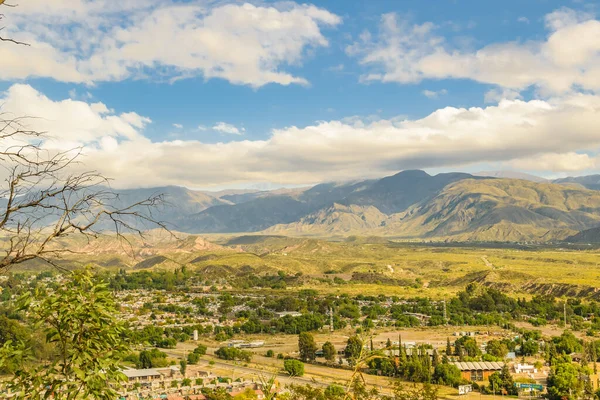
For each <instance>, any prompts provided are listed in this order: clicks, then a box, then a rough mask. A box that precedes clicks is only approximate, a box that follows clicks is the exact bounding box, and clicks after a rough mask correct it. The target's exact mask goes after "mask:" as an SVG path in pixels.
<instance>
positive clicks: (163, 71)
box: [0, 0, 341, 87]
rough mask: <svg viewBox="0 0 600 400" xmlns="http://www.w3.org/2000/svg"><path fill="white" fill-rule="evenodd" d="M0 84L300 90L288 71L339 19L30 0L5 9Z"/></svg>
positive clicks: (274, 10)
mask: <svg viewBox="0 0 600 400" xmlns="http://www.w3.org/2000/svg"><path fill="white" fill-rule="evenodd" d="M6 13H7V20H9V21H10V25H9V26H7V32H6V33H7V35H10V36H11V37H15V38H18V39H19V40H22V41H26V42H28V43H30V44H31V46H30V47H25V46H1V47H0V60H2V68H0V79H4V80H13V79H25V78H29V77H49V78H53V79H55V80H58V81H64V82H74V83H88V84H90V83H93V82H101V81H119V80H124V79H128V78H147V77H150V76H152V77H154V78H156V77H157V76H158V77H159V78H160V77H164V78H168V79H178V78H185V77H190V76H203V77H205V78H206V79H210V78H222V79H226V80H228V81H229V82H232V83H235V84H242V85H250V86H253V87H260V86H263V85H266V84H268V83H277V84H281V85H289V84H306V83H307V81H306V80H305V79H304V78H303V77H300V76H295V75H293V74H291V73H289V72H286V71H285V67H286V66H288V65H298V64H301V63H302V61H303V59H304V58H305V56H306V55H307V50H308V49H311V48H317V47H324V46H328V44H329V43H328V41H327V39H326V38H325V37H324V36H323V34H322V32H321V28H322V27H333V26H336V25H338V24H340V23H341V19H340V18H339V17H338V16H337V15H335V14H332V13H330V12H328V11H327V10H324V9H321V8H317V7H315V6H312V5H299V4H296V3H292V2H286V3H278V4H276V5H272V6H269V7H267V6H255V5H252V4H249V3H246V4H239V3H234V4H224V3H223V2H218V3H213V2H209V1H201V0H195V1H192V2H187V3H182V2H178V1H175V0H165V1H158V0H128V1H109V0H97V1H87V0H68V1H67V0H53V1H41V0H31V1H28V2H27V4H22V5H20V7H17V8H14V9H10V10H9V11H6Z"/></svg>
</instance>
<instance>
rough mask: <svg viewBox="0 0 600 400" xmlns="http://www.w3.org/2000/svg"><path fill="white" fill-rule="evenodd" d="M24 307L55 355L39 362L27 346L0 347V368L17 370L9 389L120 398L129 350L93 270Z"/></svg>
mask: <svg viewBox="0 0 600 400" xmlns="http://www.w3.org/2000/svg"><path fill="white" fill-rule="evenodd" d="M19 304H20V306H19V310H20V311H22V312H24V313H25V314H26V318H27V319H28V321H30V323H31V324H32V325H33V326H34V327H35V328H36V330H41V331H43V332H44V334H45V340H46V342H47V343H48V344H49V345H50V346H52V350H53V351H52V353H53V354H52V355H51V356H50V357H49V359H48V360H43V361H40V360H34V359H33V356H32V354H33V353H32V349H31V348H27V347H26V345H25V344H24V343H15V342H13V341H7V342H6V343H5V344H4V346H3V347H2V348H1V349H0V368H2V367H4V366H7V365H11V366H15V365H16V366H17V367H16V369H15V371H14V374H13V377H12V379H11V380H9V381H8V382H5V383H4V384H3V385H4V386H5V388H4V389H8V390H10V391H11V392H13V393H15V394H16V397H15V398H16V399H25V398H26V399H32V400H37V399H44V398H48V397H49V396H52V398H54V399H56V400H60V399H65V400H74V399H102V400H104V399H106V400H108V399H111V400H112V399H115V398H117V389H118V388H119V387H120V384H121V383H122V382H123V381H124V380H125V376H124V375H123V374H122V373H121V372H120V364H121V361H122V359H123V357H124V356H125V354H126V353H127V351H128V349H129V347H128V345H127V343H126V341H125V340H124V337H125V335H124V333H125V328H124V326H123V324H122V323H121V322H119V321H118V320H117V317H116V315H117V311H118V310H117V306H116V304H115V302H114V300H113V297H112V293H111V292H110V290H109V289H108V287H107V285H106V284H105V283H102V282H97V281H96V280H95V278H94V276H93V275H92V273H91V272H90V271H89V270H84V271H76V272H73V273H72V274H70V275H69V276H68V278H67V279H66V281H65V282H63V283H62V285H61V286H60V287H59V288H58V289H57V290H56V291H55V292H54V293H53V294H46V295H44V296H40V295H38V294H34V295H32V294H26V295H24V296H22V297H21V298H20V299H19ZM0 388H1V386H0Z"/></svg>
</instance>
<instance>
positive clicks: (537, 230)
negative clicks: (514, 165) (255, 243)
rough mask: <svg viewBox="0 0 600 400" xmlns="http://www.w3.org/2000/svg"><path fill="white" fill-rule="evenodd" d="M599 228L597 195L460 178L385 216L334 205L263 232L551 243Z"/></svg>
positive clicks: (565, 188) (519, 182)
mask: <svg viewBox="0 0 600 400" xmlns="http://www.w3.org/2000/svg"><path fill="white" fill-rule="evenodd" d="M598 224H600V193H599V192H596V191H590V190H586V189H578V188H573V187H569V186H563V185H556V184H550V183H535V182H531V181H525V180H514V179H463V180H460V181H457V182H455V183H452V184H449V185H447V186H446V187H445V188H444V189H443V190H441V191H440V192H439V193H438V194H437V195H436V196H434V197H432V198H430V199H425V200H424V201H422V202H420V203H417V204H415V205H413V206H411V207H409V208H408V209H407V210H406V211H405V212H401V213H395V214H391V215H386V214H384V213H381V212H379V211H378V210H377V208H375V207H373V206H369V207H364V206H356V205H351V206H341V205H334V206H331V207H327V208H323V209H321V210H319V211H317V212H314V213H311V214H309V215H308V216H306V217H303V218H301V219H300V220H299V221H297V222H293V223H290V224H286V225H279V226H276V227H272V228H270V229H268V230H267V232H269V233H277V234H286V235H313V236H328V235H346V236H347V235H350V234H356V233H358V232H360V233H361V234H372V235H379V236H391V237H396V238H407V239H415V238H419V239H429V238H431V239H433V238H435V239H451V240H458V241H512V242H514V241H552V240H557V239H563V238H565V237H568V236H570V235H573V234H575V233H576V232H578V231H580V230H583V229H588V228H590V227H595V226H597V225H598Z"/></svg>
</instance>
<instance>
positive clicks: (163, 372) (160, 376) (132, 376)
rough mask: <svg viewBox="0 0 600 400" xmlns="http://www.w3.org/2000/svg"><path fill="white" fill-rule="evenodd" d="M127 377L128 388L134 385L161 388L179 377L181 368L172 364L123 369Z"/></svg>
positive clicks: (180, 376)
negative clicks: (164, 366)
mask: <svg viewBox="0 0 600 400" xmlns="http://www.w3.org/2000/svg"><path fill="white" fill-rule="evenodd" d="M122 372H123V375H125V376H126V377H127V385H126V388H127V389H128V390H131V389H133V388H134V387H136V386H137V387H139V388H141V389H161V388H165V387H167V386H168V385H167V382H168V383H170V382H171V381H172V380H173V379H179V378H182V377H183V376H182V375H181V370H180V369H179V367H176V366H171V367H167V368H145V369H132V368H129V369H125V370H123V371H122Z"/></svg>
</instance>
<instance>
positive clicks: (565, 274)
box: [23, 236, 600, 298]
mask: <svg viewBox="0 0 600 400" xmlns="http://www.w3.org/2000/svg"><path fill="white" fill-rule="evenodd" d="M64 246H65V247H69V248H70V249H73V250H76V251H80V254H78V255H75V256H69V257H67V258H65V259H63V260H61V262H62V263H63V265H66V266H74V267H76V266H83V265H93V266H96V267H99V268H101V269H109V270H116V269H118V268H125V269H127V270H128V271H139V270H143V269H159V270H160V269H165V270H173V269H175V268H180V267H182V266H185V267H186V268H189V269H192V270H194V269H195V270H199V271H201V272H202V274H204V275H205V276H206V277H207V279H211V278H222V277H223V276H227V277H230V276H235V275H244V274H258V275H262V274H271V275H273V274H276V273H277V272H279V271H283V272H285V273H286V274H289V275H295V274H301V275H302V279H301V284H302V287H303V288H313V289H318V290H320V291H321V292H323V293H332V294H341V293H348V294H359V293H362V294H380V293H382V291H383V293H385V294H387V295H398V296H415V295H419V296H428V297H432V298H443V297H446V296H449V295H451V294H453V293H455V292H457V291H459V290H462V289H463V288H464V287H465V286H466V285H467V284H468V283H470V282H473V281H476V282H479V283H481V284H484V285H488V286H494V285H495V286H497V287H498V288H501V289H502V290H505V291H508V292H514V293H518V294H531V293H552V294H556V295H558V296H560V295H563V294H565V293H566V292H568V293H570V295H577V293H579V292H581V293H586V296H589V295H590V294H593V292H594V290H595V289H594V288H596V287H600V250H598V249H586V250H575V249H561V248H558V247H556V248H552V247H545V248H542V247H527V246H513V247H510V246H506V245H494V244H490V245H489V246H486V245H482V244H480V245H476V244H473V245H464V244H463V245H455V244H454V245H451V244H444V243H440V244H427V243H402V242H390V241H389V240H387V239H381V238H367V239H362V240H361V239H356V238H354V239H353V240H351V241H348V240H347V241H328V240H323V239H302V238H288V237H280V236H241V237H231V236H211V237H208V239H207V240H206V239H203V238H199V237H195V236H186V237H185V238H183V239H181V240H173V239H171V240H168V239H165V238H163V237H161V238H159V239H154V241H152V240H147V241H145V242H142V241H137V242H135V247H134V248H132V249H128V248H127V247H124V246H122V245H119V244H116V243H114V242H111V241H108V240H102V241H99V242H98V243H92V244H87V243H65V244H64ZM23 268H24V269H26V270H38V269H40V268H42V265H41V264H40V263H37V264H29V265H24V266H23ZM335 278H338V279H336V280H335V283H334V279H335ZM342 281H344V282H345V283H344V282H342ZM382 286H383V288H382ZM553 291H555V293H554V292H553Z"/></svg>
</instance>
